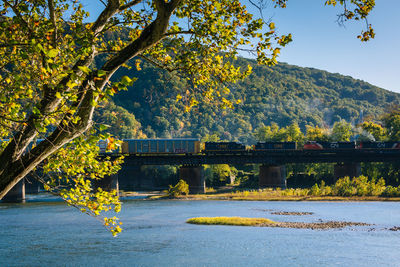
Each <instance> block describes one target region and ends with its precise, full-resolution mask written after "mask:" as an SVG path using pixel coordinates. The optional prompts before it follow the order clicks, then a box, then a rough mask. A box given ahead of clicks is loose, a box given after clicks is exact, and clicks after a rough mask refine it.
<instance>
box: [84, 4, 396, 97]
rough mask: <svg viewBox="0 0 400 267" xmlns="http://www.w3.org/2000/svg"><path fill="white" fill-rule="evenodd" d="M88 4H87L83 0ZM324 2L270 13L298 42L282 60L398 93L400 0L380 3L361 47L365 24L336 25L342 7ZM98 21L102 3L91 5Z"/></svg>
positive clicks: (89, 8) (88, 6) (288, 6)
mask: <svg viewBox="0 0 400 267" xmlns="http://www.w3.org/2000/svg"><path fill="white" fill-rule="evenodd" d="M84 2H85V1H84ZM324 2H325V0H288V4H287V8H286V9H273V8H272V5H271V8H269V9H267V10H266V11H265V13H264V15H265V17H266V18H268V17H272V20H273V21H274V22H275V24H276V26H277V27H278V30H279V32H280V33H292V35H293V38H294V41H293V42H292V43H291V44H289V45H288V46H287V47H286V48H284V49H283V50H282V53H281V56H280V58H279V59H278V60H279V61H282V62H286V63H289V64H294V65H298V66H303V67H312V68H317V69H322V70H327V71H329V72H334V73H340V74H343V75H349V76H352V77H354V78H357V79H361V80H364V81H366V82H369V83H371V84H373V85H376V86H379V87H382V88H384V89H388V90H391V91H395V92H398V93H400V82H399V80H398V79H399V78H400V77H399V76H400V67H399V64H400V51H399V49H400V15H399V10H400V0H378V1H376V7H375V9H374V11H373V12H372V13H371V16H370V18H369V23H371V24H372V25H373V26H374V28H375V32H376V37H375V39H373V40H371V41H369V42H367V43H362V42H361V41H359V39H357V38H356V36H357V35H358V34H359V33H360V32H361V30H362V29H364V28H363V27H365V24H364V22H354V21H352V22H349V23H346V24H345V27H341V26H339V25H338V24H337V23H336V15H337V14H338V13H339V12H340V11H341V10H340V7H331V6H324ZM86 3H90V4H87V9H88V11H90V13H91V15H92V16H95V15H97V14H98V12H99V11H100V10H99V8H101V7H102V5H101V4H100V1H98V0H97V1H89V2H86Z"/></svg>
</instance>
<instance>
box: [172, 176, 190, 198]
mask: <svg viewBox="0 0 400 267" xmlns="http://www.w3.org/2000/svg"><path fill="white" fill-rule="evenodd" d="M183 194H185V195H188V194H189V185H188V184H187V183H186V182H185V181H184V180H179V182H178V183H177V184H176V185H175V186H172V185H170V186H169V189H168V191H167V196H168V197H171V198H175V197H178V196H181V195H183Z"/></svg>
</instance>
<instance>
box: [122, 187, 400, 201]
mask: <svg viewBox="0 0 400 267" xmlns="http://www.w3.org/2000/svg"><path fill="white" fill-rule="evenodd" d="M282 191H283V190H280V189H260V190H237V189H235V188H234V187H224V188H223V189H220V190H212V192H209V193H206V194H191V195H182V196H178V197H176V198H175V199H178V200H179V199H180V200H239V201H353V202H357V201H396V202H397V201H400V197H381V196H349V197H343V196H308V195H284V194H282ZM120 196H121V197H136V196H140V197H143V199H147V200H159V199H170V198H168V197H166V196H165V192H163V191H149V192H121V193H120Z"/></svg>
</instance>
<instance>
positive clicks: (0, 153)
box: [0, 0, 374, 230]
mask: <svg viewBox="0 0 400 267" xmlns="http://www.w3.org/2000/svg"><path fill="white" fill-rule="evenodd" d="M100 2H101V3H103V4H104V8H103V10H102V11H101V12H100V14H99V15H98V17H97V18H93V17H89V16H90V15H89V13H88V12H87V11H85V9H84V4H82V3H84V1H82V3H81V1H78V0H46V1H45V0H35V1H34V0H27V1H18V0H3V1H1V4H0V16H1V17H0V138H1V139H4V140H5V139H8V140H9V141H8V142H3V144H2V148H1V150H0V162H2V164H1V166H0V198H2V197H3V196H4V195H5V194H6V193H7V192H8V191H9V190H10V189H11V188H12V187H13V186H14V185H15V184H16V183H17V182H18V181H20V180H21V179H22V178H23V177H24V176H26V175H27V174H28V173H29V172H31V171H32V170H34V169H35V168H36V167H38V166H39V164H40V163H42V162H44V161H45V165H41V168H44V171H45V173H58V174H59V175H55V176H51V177H63V178H55V179H58V180H55V181H53V180H50V184H48V186H49V188H48V189H49V190H52V188H53V187H54V186H55V184H57V183H60V181H61V180H62V179H64V177H65V176H66V174H67V176H68V174H70V175H71V176H73V177H74V179H77V180H70V179H69V178H68V179H67V180H64V181H63V183H67V184H69V185H71V186H72V187H67V189H65V190H69V193H68V194H67V193H66V194H64V193H62V194H63V196H64V198H65V199H66V200H67V201H68V199H75V198H76V201H75V202H73V203H70V202H69V203H70V204H72V205H78V206H84V207H85V208H88V209H90V213H91V214H94V215H95V216H97V212H96V210H95V209H96V208H98V207H101V206H100V205H99V204H96V205H94V204H93V205H92V204H91V202H90V201H92V200H93V197H89V196H88V195H87V194H86V193H87V191H88V190H87V189H89V187H87V185H88V184H87V183H86V182H85V181H84V180H85V179H87V178H88V177H91V176H92V175H91V173H95V172H98V173H101V175H100V176H103V173H108V174H112V173H114V172H115V171H116V168H117V167H115V166H117V165H118V164H119V163H120V160H119V159H118V160H115V161H112V160H111V159H108V160H106V161H107V162H109V163H108V164H101V163H99V162H98V159H97V158H96V157H95V156H92V154H90V153H89V154H90V156H88V154H86V155H85V154H79V153H78V154H76V153H77V151H81V150H79V149H76V147H77V146H78V144H79V146H81V147H84V146H88V147H90V148H92V147H93V146H95V142H93V140H94V139H93V138H92V136H94V135H97V138H98V139H99V138H106V137H109V136H105V135H102V136H101V135H98V134H99V130H100V128H101V127H99V126H98V125H96V124H94V123H93V112H94V110H95V108H96V107H97V108H100V107H101V106H100V105H99V104H101V103H102V102H105V101H107V99H108V98H109V97H111V96H112V95H114V94H116V93H118V91H120V90H124V89H125V88H126V87H127V86H131V85H132V84H133V83H134V81H135V78H134V77H128V76H126V77H124V78H123V79H122V80H121V81H119V82H116V83H110V78H111V77H112V76H113V74H114V73H115V72H116V71H117V70H118V69H119V68H120V67H124V66H127V65H126V63H127V62H128V61H129V60H134V61H135V66H136V68H137V70H140V66H141V64H142V61H147V62H149V63H151V64H153V65H155V66H157V67H160V68H163V69H166V70H169V71H171V72H174V73H175V74H176V75H179V76H181V77H182V78H183V79H186V80H187V81H188V82H189V83H188V84H189V85H190V86H189V88H182V90H183V91H182V92H181V93H179V94H178V97H177V98H182V99H183V100H185V101H186V103H187V104H186V109H187V110H189V109H190V108H191V106H193V105H196V104H197V103H198V100H197V99H196V95H198V94H202V95H203V96H205V97H207V98H208V99H209V100H213V101H217V102H219V103H220V104H221V106H222V107H223V108H225V107H232V105H233V104H232V102H231V101H229V100H227V98H226V95H227V94H229V92H230V91H229V87H228V85H229V84H230V83H234V82H236V81H238V80H241V79H243V78H245V77H246V76H248V75H249V74H250V72H251V68H249V67H248V68H247V69H241V68H239V67H236V66H235V61H234V59H235V57H236V55H237V54H238V52H239V51H240V50H243V51H249V52H251V53H254V55H255V57H256V58H257V61H258V62H259V63H261V64H268V65H273V64H275V63H276V61H277V56H278V54H279V53H280V49H281V48H282V47H284V46H285V45H286V44H288V43H289V42H290V41H291V40H292V37H291V35H290V34H288V35H279V34H278V33H277V31H276V27H275V24H274V23H273V22H270V23H269V24H268V25H267V24H265V23H264V22H263V20H262V19H259V18H257V17H256V16H254V15H252V14H250V13H249V12H248V9H247V8H246V6H245V5H244V4H243V3H242V2H241V1H239V0H222V1H217V0H208V1H200V0H190V1H189V0H169V1H166V0H131V1H128V0H108V1H100ZM261 2H262V1H261ZM261 2H260V4H262V3H261ZM273 2H275V3H276V6H277V7H285V6H286V1H275V0H274V1H273ZM368 3H369V5H367V4H368ZM327 4H331V5H335V4H336V2H335V1H328V2H327ZM339 4H341V5H342V6H343V7H344V8H345V9H344V10H345V13H346V12H347V11H349V10H351V9H349V8H348V6H347V4H349V5H350V4H352V5H356V6H357V8H356V9H354V11H352V12H354V14H355V15H354V16H353V17H352V16H347V17H346V19H365V18H366V16H367V15H368V13H369V12H370V10H371V9H372V8H373V4H374V3H373V1H361V0H359V1H355V0H351V1H339ZM88 20H91V21H93V22H91V23H86V21H88ZM109 35H115V36H116V37H117V38H114V39H113V41H106V40H107V36H109ZM371 37H373V36H371ZM364 39H365V38H364ZM108 40H109V38H108ZM98 62H102V63H101V64H100V67H98V68H96V67H94V66H95V65H96V64H95V63H98ZM97 66H99V65H97ZM183 92H185V93H183ZM78 137H81V138H80V139H77V140H78V141H77V142H78V143H74V144H75V146H74V145H66V144H68V143H69V142H71V140H74V139H76V138H78ZM37 138H43V139H44V140H43V141H42V142H40V143H39V144H38V145H37V146H35V147H33V148H32V149H30V150H29V152H27V150H28V148H29V146H30V145H31V144H32V142H33V141H34V140H36V139H37ZM110 140H111V139H110ZM111 143H113V142H111ZM87 151H92V150H91V149H87ZM93 151H94V154H93V155H95V153H96V151H95V150H93ZM81 152H82V151H81ZM74 156H75V157H78V156H79V157H83V158H85V157H88V158H90V159H91V160H90V161H85V160H83V161H82V162H80V163H79V164H78V163H77V162H76V161H74V160H73V157H74ZM62 158H68V159H71V160H70V161H68V162H69V165H68V166H60V165H59V161H62ZM43 166H52V167H51V168H50V167H49V168H47V167H43ZM93 166H95V167H93ZM77 169H79V171H78V172H76V170H77ZM71 170H72V172H70V171H71ZM95 176H96V175H95ZM92 178H93V177H92ZM52 179H54V178H52ZM81 179H83V180H81ZM68 188H69V189H68ZM74 190H75V191H74ZM89 191H90V190H89ZM56 192H59V191H56ZM63 192H64V191H63ZM71 194H72V195H71ZM94 198H95V199H96V198H97V200H98V202H101V200H104V199H110V198H112V197H111V196H107V197H105V196H101V197H100V196H98V197H94ZM82 201H83V202H82ZM104 201H105V203H108V204H110V203H111V204H110V205H114V204H115V205H117V206H118V204H117V203H116V202H115V201H114V202H113V201H112V202H107V201H106V200H104ZM112 203H114V204H112ZM108 204H107V205H108ZM104 209H105V208H104ZM104 209H103V210H104ZM107 223H108V224H109V222H108V221H107ZM115 229H116V228H114V230H115Z"/></svg>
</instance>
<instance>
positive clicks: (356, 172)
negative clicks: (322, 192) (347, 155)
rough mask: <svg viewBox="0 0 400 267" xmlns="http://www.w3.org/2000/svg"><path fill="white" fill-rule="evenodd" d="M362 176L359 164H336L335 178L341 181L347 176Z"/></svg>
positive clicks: (334, 169) (334, 168)
mask: <svg viewBox="0 0 400 267" xmlns="http://www.w3.org/2000/svg"><path fill="white" fill-rule="evenodd" d="M360 175H361V164H360V163H359V162H345V163H336V164H335V166H334V167H333V176H334V177H335V179H336V180H337V179H339V178H342V177H345V176H349V177H350V178H353V177H358V176H360Z"/></svg>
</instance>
